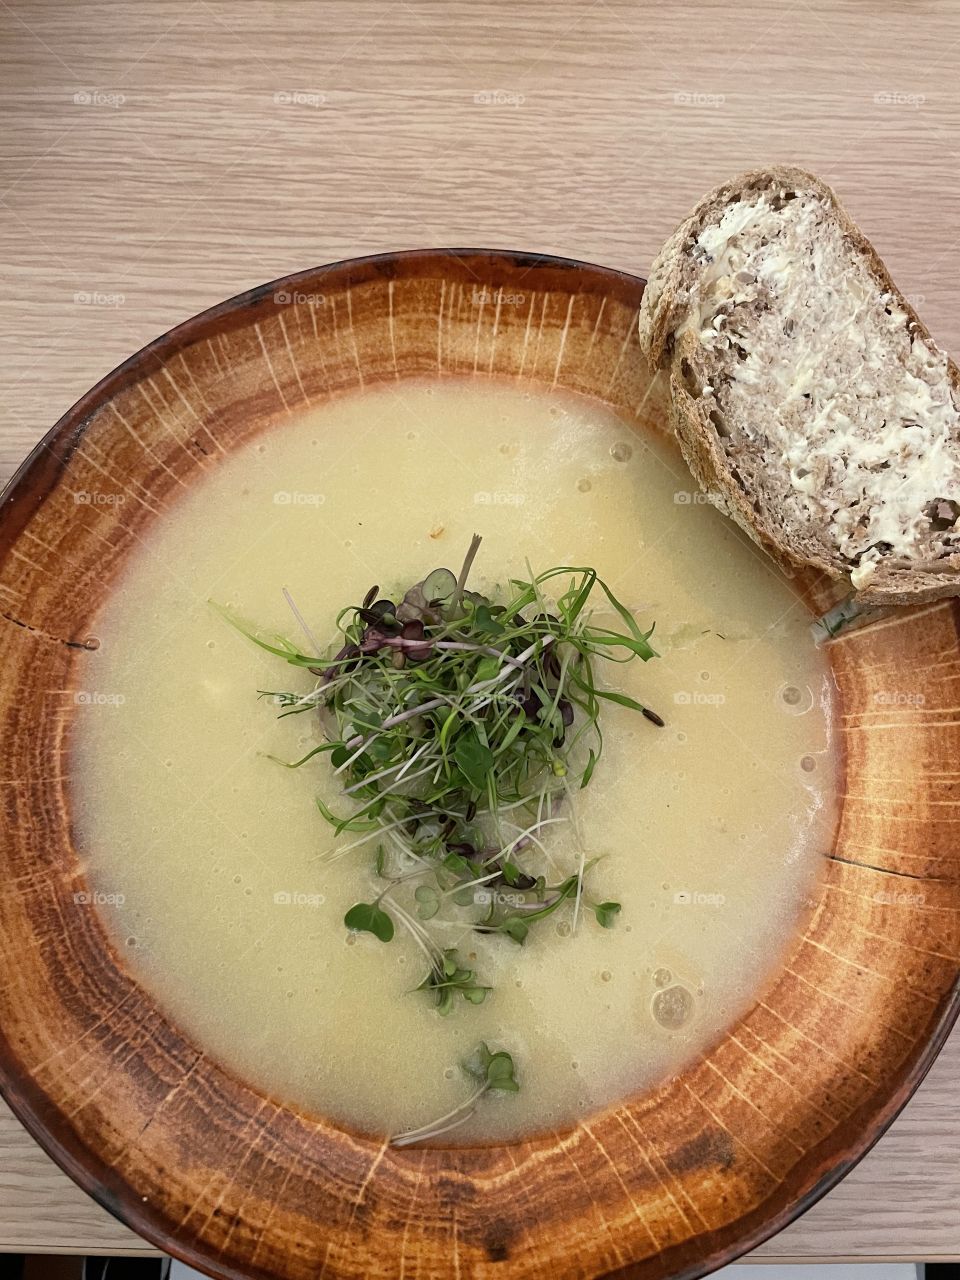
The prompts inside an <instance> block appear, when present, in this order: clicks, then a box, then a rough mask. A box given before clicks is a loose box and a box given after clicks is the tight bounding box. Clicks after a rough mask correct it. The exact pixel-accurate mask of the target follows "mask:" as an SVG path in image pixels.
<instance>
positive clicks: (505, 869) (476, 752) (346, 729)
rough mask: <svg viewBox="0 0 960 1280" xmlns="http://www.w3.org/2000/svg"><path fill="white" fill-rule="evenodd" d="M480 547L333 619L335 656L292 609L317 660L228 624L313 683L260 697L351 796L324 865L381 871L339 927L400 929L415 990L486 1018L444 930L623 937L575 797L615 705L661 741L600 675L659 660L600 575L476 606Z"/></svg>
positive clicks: (565, 578) (586, 574)
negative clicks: (311, 741) (355, 864)
mask: <svg viewBox="0 0 960 1280" xmlns="http://www.w3.org/2000/svg"><path fill="white" fill-rule="evenodd" d="M479 546H480V538H479V537H478V536H476V535H474V538H473V540H472V541H471V544H470V547H469V550H468V552H467V555H466V557H465V559H464V562H463V565H462V567H461V569H460V572H459V573H458V574H454V573H453V572H452V571H451V570H450V569H445V568H440V569H434V570H433V571H432V572H431V573H428V574H427V576H426V577H425V578H423V579H422V581H420V582H416V583H414V584H413V586H411V587H410V588H409V589H408V590H406V591H405V592H404V593H403V594H402V596H399V595H398V596H396V597H394V598H391V597H388V596H381V594H380V588H379V587H377V586H375V587H371V588H370V590H369V591H367V593H366V594H365V595H364V596H363V598H362V600H361V603H360V604H358V605H353V606H350V607H348V608H346V609H343V610H342V611H341V612H340V614H339V616H338V618H337V626H338V629H339V632H340V636H339V640H338V644H337V645H335V646H333V648H334V649H335V652H334V653H333V654H332V656H322V655H321V650H320V647H319V646H318V645H317V643H316V640H315V638H314V633H313V631H312V630H311V628H310V625H309V624H308V622H307V620H306V618H305V617H304V615H303V614H302V613H301V612H300V610H299V609H298V608H297V606H296V605H295V604H294V602H293V600H292V598H291V597H290V594H289V592H286V591H285V593H284V594H285V596H286V598H287V602H288V604H289V605H290V607H291V609H292V611H293V613H294V616H295V618H296V621H297V624H298V626H299V628H300V630H301V631H302V632H303V634H304V636H305V637H306V638H307V641H308V644H309V647H310V649H312V650H313V652H307V653H304V652H302V651H301V650H300V649H298V648H297V646H296V645H294V644H293V643H292V642H291V641H289V640H287V639H285V638H283V637H281V636H277V637H272V638H271V639H270V640H264V639H261V638H260V637H259V636H258V635H257V634H255V633H254V632H253V631H251V630H250V629H249V628H247V627H245V626H243V625H241V624H240V623H238V622H236V621H235V620H234V619H232V618H230V616H229V614H226V613H225V616H226V617H227V618H228V620H229V621H231V622H232V623H233V625H234V626H236V627H238V629H239V630H240V631H242V632H243V633H244V634H245V635H246V636H248V637H249V638H250V639H251V640H253V641H254V642H255V643H256V644H258V645H259V646H260V647H261V648H262V649H265V650H266V651H267V652H268V653H271V654H273V655H275V656H276V657H278V658H281V659H283V660H284V661H285V662H287V663H289V664H291V665H292V666H294V667H299V668H304V669H306V670H307V671H309V672H310V673H312V674H313V675H315V676H316V677H317V684H316V686H315V687H314V688H313V690H311V691H310V692H309V693H306V694H298V693H289V692H274V693H270V694H269V695H265V696H269V697H271V698H273V700H274V701H275V702H276V704H277V705H279V706H280V708H281V711H280V715H281V716H286V715H292V714H301V713H303V712H305V711H309V712H312V713H313V714H314V715H315V716H316V717H318V718H319V723H320V726H321V728H322V731H323V736H324V738H325V741H324V742H322V743H321V744H320V745H319V746H316V747H314V748H313V749H312V750H310V751H308V752H307V753H306V754H305V755H303V756H302V757H301V758H300V759H298V760H294V761H292V762H290V763H289V764H288V766H287V767H289V768H300V767H301V766H302V765H304V764H306V763H307V762H308V761H309V760H311V759H313V758H314V757H318V756H326V757H327V759H328V761H329V765H330V767H331V768H332V770H333V773H334V775H335V776H336V777H337V779H338V780H339V782H340V783H341V786H342V792H343V794H342V797H341V799H340V800H339V801H337V802H335V803H334V806H333V808H331V807H330V806H329V805H328V804H327V803H326V801H325V800H323V799H322V798H320V797H317V799H316V803H317V807H318V809H319V811H320V813H321V814H322V815H323V817H324V818H325V819H326V821H327V822H329V823H330V824H331V825H332V826H333V827H334V829H335V832H336V834H337V835H338V836H342V835H346V834H347V833H350V837H351V838H350V839H348V840H345V841H343V842H342V843H338V844H337V845H336V846H335V848H334V851H333V852H332V853H331V854H330V855H329V857H331V858H339V857H342V856H345V855H346V854H347V853H349V852H350V851H351V850H355V849H358V848H362V847H363V846H365V845H367V844H369V843H372V842H376V843H375V846H374V847H375V863H374V870H375V873H376V876H377V877H378V878H379V879H380V880H381V881H386V882H387V884H386V887H385V888H384V889H383V892H381V893H380V894H379V896H378V897H377V898H376V899H375V900H374V901H372V902H357V903H355V904H354V905H353V906H351V907H350V908H349V910H348V911H347V912H346V915H345V917H344V923H345V924H346V926H347V927H348V928H349V929H352V930H354V931H356V932H362V933H370V934H372V935H373V936H374V937H375V938H377V939H379V940H380V941H381V942H390V941H391V940H392V939H393V937H394V932H395V928H396V926H401V927H402V928H403V929H404V930H405V931H406V932H407V933H408V934H409V935H410V936H411V938H412V939H413V940H414V941H415V943H416V944H417V946H418V947H419V949H420V951H421V952H422V953H423V956H424V958H425V959H426V961H427V965H428V969H427V973H426V976H425V977H424V979H423V981H422V982H421V983H420V984H419V986H418V987H417V988H416V989H417V990H418V991H423V992H426V993H428V994H429V995H430V996H432V998H433V1001H434V1004H435V1007H436V1008H437V1010H438V1011H439V1012H440V1013H441V1014H446V1013H449V1012H450V1011H451V1009H452V1008H453V1007H454V1005H455V1004H456V1003H458V1001H457V997H458V996H460V997H461V998H462V1000H463V1001H465V1002H466V1003H470V1004H479V1003H481V1002H482V1001H483V1000H484V999H485V998H486V996H487V994H488V992H489V990H490V988H489V987H487V986H485V985H484V984H483V983H482V982H481V981H480V980H479V979H478V977H477V974H476V973H475V971H474V970H473V969H472V968H468V967H467V965H466V964H464V963H462V962H461V960H460V959H459V958H458V956H457V952H456V950H455V948H453V947H449V946H444V945H441V944H440V942H438V941H437V937H438V936H443V935H442V933H441V934H439V935H438V932H437V931H442V930H443V929H445V928H449V927H454V928H457V929H459V933H460V936H461V937H462V936H469V934H470V933H471V931H476V932H478V933H480V934H484V935H487V936H490V937H495V936H498V935H500V936H504V937H506V938H509V939H511V940H512V941H513V942H515V943H520V944H522V943H524V942H525V941H526V939H527V936H528V934H529V932H530V930H531V928H532V927H533V926H535V925H536V924H538V923H539V922H541V921H543V920H545V919H547V918H549V917H550V916H552V915H554V914H555V913H556V912H558V911H560V910H561V909H562V908H563V907H564V906H565V905H568V906H569V908H570V911H571V928H572V929H573V930H576V928H577V924H578V920H579V916H580V913H581V907H582V906H584V907H588V908H589V909H590V910H591V911H592V912H593V914H594V916H595V918H596V921H597V923H598V924H600V925H601V926H603V927H604V928H610V927H611V926H612V924H613V922H614V919H615V917H616V915H617V914H618V913H619V912H620V904H619V903H616V902H600V903H593V902H591V901H589V900H588V899H587V897H586V894H585V879H586V876H587V875H588V874H589V873H590V872H591V870H592V868H593V866H594V864H595V863H596V861H597V859H596V858H591V859H588V858H587V849H586V841H585V839H584V837H583V833H582V832H581V830H580V825H579V819H578V813H577V801H576V796H577V794H578V792H579V791H580V790H582V789H583V788H584V787H586V786H587V785H588V784H589V782H590V781H591V779H592V778H593V776H594V772H595V770H596V768H597V765H598V763H599V761H600V758H601V755H602V752H603V735H602V733H601V731H600V723H599V721H600V714H601V710H602V707H603V705H604V704H605V703H615V704H617V705H619V706H623V707H627V708H630V709H632V710H634V711H639V712H641V713H642V715H643V716H645V717H646V719H647V720H648V721H650V722H651V723H653V724H654V725H663V720H662V719H661V717H660V716H659V715H658V714H657V713H656V712H655V711H652V710H651V709H650V708H649V707H647V706H645V705H644V704H643V703H641V702H638V701H637V700H636V699H635V698H632V697H630V696H628V695H627V694H625V693H620V692H617V691H615V690H610V689H606V688H603V687H602V686H601V685H600V684H599V683H598V682H597V679H596V675H595V665H596V662H597V660H598V659H604V660H607V661H615V662H630V661H632V660H633V659H635V658H640V659H641V660H642V661H646V660H647V659H649V658H652V657H654V656H655V653H654V650H653V648H652V647H651V644H650V636H651V633H652V630H653V628H652V627H651V628H650V629H649V630H647V631H643V630H641V628H640V627H639V625H638V624H637V622H636V620H635V619H634V617H633V614H632V613H631V612H630V611H629V610H628V609H627V608H626V606H625V605H624V604H622V603H621V601H620V600H618V599H617V597H616V596H615V595H614V593H613V591H612V590H611V589H610V587H609V586H608V585H607V584H606V583H605V582H604V581H603V579H602V578H600V577H599V576H598V575H597V572H596V570H595V569H591V568H584V567H570V566H561V567H558V568H554V569H549V570H547V572H545V573H541V574H537V575H534V574H533V572H532V570H530V569H529V566H528V576H527V577H526V578H522V579H513V580H511V582H510V583H509V587H508V590H506V591H505V592H503V593H499V594H498V595H497V596H496V597H495V596H494V595H492V594H491V595H490V596H487V595H481V594H479V593H478V592H476V591H471V590H468V589H467V585H466V584H467V578H468V575H469V572H470V568H471V566H472V564H473V561H474V559H475V557H476V555H477V551H478V549H479ZM598 600H599V602H600V603H601V606H602V607H603V609H604V610H605V611H606V612H608V613H612V614H614V615H615V616H616V619H617V624H618V626H619V627H620V629H615V628H614V627H608V626H603V625H599V623H598V622H597V621H596V620H595V614H594V613H592V612H591V611H590V605H591V602H593V603H597V601H598ZM221 612H223V611H221ZM564 825H565V826H568V827H569V829H570V831H571V832H572V833H573V835H574V837H575V843H576V847H577V853H576V856H575V869H574V870H573V873H572V874H567V875H566V876H564V877H563V878H561V879H560V880H559V882H558V883H553V884H548V883H547V881H546V877H545V875H544V874H543V871H544V869H545V868H547V867H548V866H549V864H550V851H549V849H548V847H547V845H546V844H545V841H549V839H550V837H551V835H552V834H553V829H554V828H555V827H557V826H564ZM561 875H562V873H561ZM494 1056H495V1057H496V1055H494ZM503 1056H505V1057H507V1058H508V1057H509V1056H508V1055H503ZM487 1087H490V1088H493V1087H505V1086H494V1085H492V1084H488V1086H487Z"/></svg>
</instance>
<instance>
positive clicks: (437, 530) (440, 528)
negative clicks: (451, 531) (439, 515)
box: [430, 524, 446, 541]
mask: <svg viewBox="0 0 960 1280" xmlns="http://www.w3.org/2000/svg"><path fill="white" fill-rule="evenodd" d="M445 528H446V526H445V525H442V524H435V525H434V526H433V528H432V529H431V530H430V537H431V538H433V539H434V541H436V539H437V538H442V537H443V533H444V529H445Z"/></svg>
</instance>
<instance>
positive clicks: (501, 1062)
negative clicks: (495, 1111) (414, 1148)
mask: <svg viewBox="0 0 960 1280" xmlns="http://www.w3.org/2000/svg"><path fill="white" fill-rule="evenodd" d="M460 1066H461V1068H462V1069H463V1070H464V1071H465V1072H466V1074H467V1075H469V1076H470V1077H472V1079H473V1080H474V1081H476V1088H475V1089H474V1090H473V1092H472V1093H471V1094H470V1096H469V1097H468V1098H465V1099H464V1100H463V1102H461V1103H459V1104H458V1105H457V1106H455V1107H454V1108H453V1109H452V1110H451V1111H448V1112H447V1113H446V1115H442V1116H438V1117H437V1119H436V1120H431V1121H430V1123H429V1124H424V1125H421V1126H420V1127H419V1128H418V1129H408V1130H407V1131H406V1132H405V1133H398V1134H396V1135H395V1136H394V1137H392V1138H391V1139H390V1145H391V1146H394V1147H409V1146H411V1145H412V1144H413V1143H414V1142H425V1141H426V1140H427V1139H429V1138H437V1137H439V1136H440V1135H441V1134H444V1133H448V1132H449V1131H450V1130H451V1129H456V1128H457V1127H458V1126H459V1125H462V1124H466V1122H467V1121H468V1120H469V1119H470V1117H471V1116H472V1115H473V1113H474V1112H475V1111H476V1109H477V1103H478V1102H479V1101H480V1099H481V1098H482V1097H483V1095H484V1094H485V1093H490V1092H500V1093H518V1092H519V1090H520V1086H519V1084H518V1083H517V1080H516V1076H515V1074H514V1070H515V1069H514V1065H513V1058H512V1057H511V1056H510V1054H509V1053H507V1052H506V1050H504V1049H498V1050H497V1051H496V1052H493V1051H491V1050H490V1049H489V1048H488V1047H487V1045H486V1044H485V1043H484V1042H483V1041H482V1040H481V1042H480V1044H479V1045H478V1046H477V1048H476V1049H475V1050H474V1052H473V1053H472V1054H471V1055H470V1057H469V1058H467V1059H465V1060H464V1061H463V1062H461V1064H460Z"/></svg>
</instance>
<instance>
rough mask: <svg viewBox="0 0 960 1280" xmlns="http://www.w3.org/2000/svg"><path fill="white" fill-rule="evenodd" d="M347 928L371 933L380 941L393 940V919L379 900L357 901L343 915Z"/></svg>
mask: <svg viewBox="0 0 960 1280" xmlns="http://www.w3.org/2000/svg"><path fill="white" fill-rule="evenodd" d="M343 923H344V924H345V925H346V926H347V928H348V929H353V930H354V931H355V932H357V933H372V934H373V936H374V937H375V938H379V939H380V941H381V942H392V941H393V921H392V920H391V919H390V917H389V916H388V915H387V913H386V912H385V911H384V910H383V908H382V907H381V906H380V904H379V902H357V903H355V905H354V906H352V907H351V908H350V910H349V911H348V912H347V914H346V915H345V916H344V917H343Z"/></svg>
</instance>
